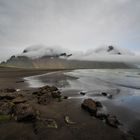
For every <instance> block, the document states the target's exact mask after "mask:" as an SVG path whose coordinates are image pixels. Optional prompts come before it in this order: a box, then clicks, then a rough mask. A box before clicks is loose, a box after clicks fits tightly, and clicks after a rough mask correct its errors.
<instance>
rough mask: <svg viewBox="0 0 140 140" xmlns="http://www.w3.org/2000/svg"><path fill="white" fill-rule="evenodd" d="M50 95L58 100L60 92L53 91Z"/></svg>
mask: <svg viewBox="0 0 140 140" xmlns="http://www.w3.org/2000/svg"><path fill="white" fill-rule="evenodd" d="M51 94H52V97H53V98H60V97H61V92H60V91H53V92H52V93H51Z"/></svg>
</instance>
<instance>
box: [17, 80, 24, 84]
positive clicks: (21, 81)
mask: <svg viewBox="0 0 140 140" xmlns="http://www.w3.org/2000/svg"><path fill="white" fill-rule="evenodd" d="M23 82H24V80H19V81H16V83H23Z"/></svg>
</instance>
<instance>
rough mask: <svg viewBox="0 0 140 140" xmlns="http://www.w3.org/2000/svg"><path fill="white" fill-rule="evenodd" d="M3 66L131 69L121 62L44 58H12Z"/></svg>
mask: <svg viewBox="0 0 140 140" xmlns="http://www.w3.org/2000/svg"><path fill="white" fill-rule="evenodd" d="M2 65H3V66H12V67H18V68H36V69H98V68H108V69H110V68H130V67H129V66H128V65H127V64H125V63H119V62H97V61H79V60H67V59H62V58H57V57H56V58H52V57H42V58H38V59H30V58H28V57H25V56H18V57H14V56H12V57H11V58H10V59H9V60H7V61H6V62H3V63H2Z"/></svg>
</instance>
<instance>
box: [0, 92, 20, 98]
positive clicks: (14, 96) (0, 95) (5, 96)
mask: <svg viewBox="0 0 140 140" xmlns="http://www.w3.org/2000/svg"><path fill="white" fill-rule="evenodd" d="M16 96H17V95H16V94H12V93H1V94H0V100H12V99H14V98H16Z"/></svg>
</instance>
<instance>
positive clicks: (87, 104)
mask: <svg viewBox="0 0 140 140" xmlns="http://www.w3.org/2000/svg"><path fill="white" fill-rule="evenodd" d="M81 107H82V108H83V109H85V110H87V111H88V112H89V113H90V114H91V115H94V116H95V115H96V112H97V105H96V102H95V101H94V100H92V99H85V100H84V102H83V103H82V105H81Z"/></svg>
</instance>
